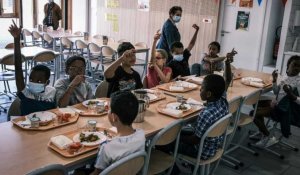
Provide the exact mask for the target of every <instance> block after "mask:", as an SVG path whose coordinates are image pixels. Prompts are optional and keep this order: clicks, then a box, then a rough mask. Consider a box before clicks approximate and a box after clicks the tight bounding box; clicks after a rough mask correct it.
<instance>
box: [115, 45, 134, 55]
mask: <svg viewBox="0 0 300 175" xmlns="http://www.w3.org/2000/svg"><path fill="white" fill-rule="evenodd" d="M130 49H134V46H133V45H132V44H131V43H130V42H123V43H121V44H119V46H118V49H117V52H118V55H119V57H120V56H122V55H123V53H124V52H125V51H126V50H130Z"/></svg>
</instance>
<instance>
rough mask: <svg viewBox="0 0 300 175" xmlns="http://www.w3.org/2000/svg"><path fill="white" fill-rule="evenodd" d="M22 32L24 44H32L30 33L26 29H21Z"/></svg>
mask: <svg viewBox="0 0 300 175" xmlns="http://www.w3.org/2000/svg"><path fill="white" fill-rule="evenodd" d="M22 34H23V40H24V46H33V38H32V33H31V32H30V31H29V30H27V29H23V30H22Z"/></svg>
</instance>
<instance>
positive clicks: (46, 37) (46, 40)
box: [43, 33, 53, 48]
mask: <svg viewBox="0 0 300 175" xmlns="http://www.w3.org/2000/svg"><path fill="white" fill-rule="evenodd" d="M43 40H44V42H43V43H44V44H43V47H46V46H45V45H47V47H48V48H52V46H51V45H52V42H53V38H52V37H51V36H50V35H48V34H47V33H45V34H44V36H43Z"/></svg>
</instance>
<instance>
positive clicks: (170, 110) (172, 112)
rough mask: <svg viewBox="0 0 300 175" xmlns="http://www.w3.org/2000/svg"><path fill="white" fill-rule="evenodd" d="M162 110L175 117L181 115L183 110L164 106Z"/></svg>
mask: <svg viewBox="0 0 300 175" xmlns="http://www.w3.org/2000/svg"><path fill="white" fill-rule="evenodd" d="M162 111H163V112H164V113H166V114H168V115H171V116H174V117H178V118H179V117H181V116H182V114H183V112H182V111H181V110H177V109H170V108H164V109H162Z"/></svg>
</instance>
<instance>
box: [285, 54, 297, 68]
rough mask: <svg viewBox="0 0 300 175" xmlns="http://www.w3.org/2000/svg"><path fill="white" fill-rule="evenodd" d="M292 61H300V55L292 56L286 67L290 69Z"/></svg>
mask: <svg viewBox="0 0 300 175" xmlns="http://www.w3.org/2000/svg"><path fill="white" fill-rule="evenodd" d="M292 61H300V56H298V55H294V56H292V57H291V58H290V59H289V60H288V62H287V64H286V67H289V66H290V64H291V63H292Z"/></svg>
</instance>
